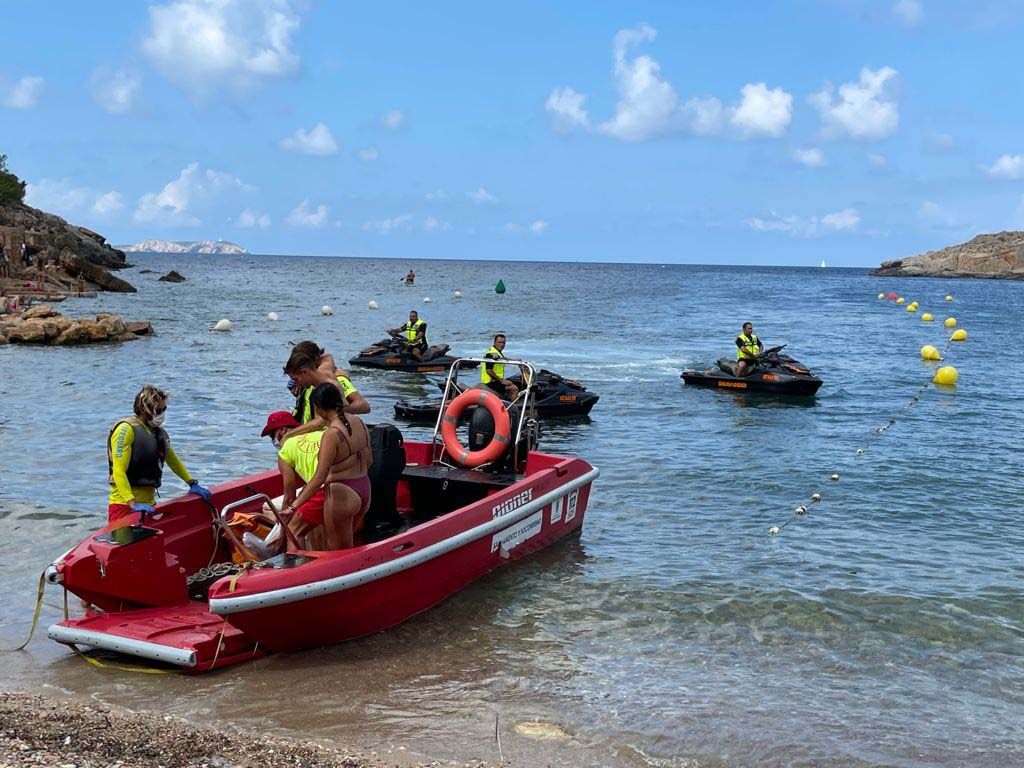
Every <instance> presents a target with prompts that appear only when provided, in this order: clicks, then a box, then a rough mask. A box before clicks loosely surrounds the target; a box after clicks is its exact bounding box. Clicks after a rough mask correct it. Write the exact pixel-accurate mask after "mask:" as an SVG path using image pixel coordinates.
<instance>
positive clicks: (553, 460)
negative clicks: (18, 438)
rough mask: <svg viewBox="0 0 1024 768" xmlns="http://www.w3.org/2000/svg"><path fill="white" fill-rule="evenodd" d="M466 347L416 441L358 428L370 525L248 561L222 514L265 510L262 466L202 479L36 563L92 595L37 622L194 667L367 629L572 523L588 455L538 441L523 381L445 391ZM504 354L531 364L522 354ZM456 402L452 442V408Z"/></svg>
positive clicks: (276, 480) (69, 638)
mask: <svg viewBox="0 0 1024 768" xmlns="http://www.w3.org/2000/svg"><path fill="white" fill-rule="evenodd" d="M481 362H482V361H481V360H458V361H456V362H455V364H454V365H453V366H452V369H451V371H450V372H449V375H448V381H447V384H446V387H445V392H444V412H443V416H441V417H439V418H438V420H437V423H436V426H435V429H434V434H433V436H432V438H431V440H430V441H429V442H404V441H403V440H402V436H401V433H399V432H398V430H397V429H395V428H394V427H393V426H391V425H385V424H379V425H377V426H376V427H374V428H373V430H372V432H371V443H372V446H373V466H372V467H371V471H370V480H371V487H372V502H371V507H370V512H369V513H368V516H367V524H368V526H370V527H371V528H372V529H373V531H374V534H375V535H374V536H368V537H366V538H365V540H363V541H362V542H360V541H359V540H357V545H356V546H355V547H353V548H352V549H346V550H336V551H328V552H322V551H308V550H303V549H302V548H301V546H300V545H298V546H297V544H300V543H298V542H293V546H291V547H289V549H290V550H292V551H289V552H288V553H285V554H279V555H276V556H274V557H271V558H269V559H267V560H263V561H256V560H255V559H254V557H253V556H252V555H251V554H250V553H248V552H247V551H246V550H245V548H244V547H243V545H242V542H241V540H240V538H241V537H240V535H239V534H238V532H237V528H236V527H235V526H236V525H237V524H238V523H239V521H242V522H244V521H245V519H246V517H245V516H256V517H258V516H260V515H264V514H265V515H267V517H268V518H269V519H268V520H267V522H273V521H274V520H279V513H278V509H277V504H276V503H275V502H274V501H273V500H274V498H275V497H278V496H279V495H280V494H281V492H282V481H281V476H280V475H279V474H278V472H277V471H270V472H264V473H262V474H258V475H253V476H251V477H245V478H242V479H239V480H236V481H233V482H230V483H226V484H224V485H220V486H217V487H215V488H214V489H213V500H212V504H206V503H204V502H203V501H202V500H201V499H200V498H198V497H196V496H194V495H190V496H184V497H181V498H177V499H174V500H171V501H168V502H165V503H161V504H159V505H158V506H157V507H156V514H157V515H158V517H157V518H154V519H147V520H144V521H140V519H139V516H138V514H134V515H130V516H128V517H126V518H122V519H121V520H118V521H116V522H115V523H112V524H110V525H107V526H106V527H104V528H102V529H101V530H99V531H97V532H96V533H95V534H93V535H90V536H89V537H87V538H86V539H85V540H84V541H83V542H82V543H80V544H78V545H77V546H76V547H74V548H73V549H72V550H70V551H69V552H68V553H66V554H65V555H63V556H62V557H60V558H59V559H58V560H57V561H56V562H54V563H53V564H52V565H51V566H50V568H49V569H48V571H47V581H48V583H49V584H51V585H59V586H60V587H62V588H64V589H66V590H68V591H69V592H72V593H74V594H75V595H76V596H78V597H80V598H82V599H84V600H86V601H88V602H89V603H91V604H92V605H94V606H96V607H97V608H98V609H99V610H97V611H89V612H88V613H87V614H86V615H85V616H84V617H80V618H71V619H66V620H64V621H61V622H59V623H57V624H55V625H53V626H51V627H50V628H49V631H48V634H49V637H50V638H51V639H53V640H55V641H57V642H59V643H64V644H67V645H74V646H76V647H78V648H81V647H83V646H84V647H87V648H93V649H104V650H106V651H113V652H117V653H120V654H125V655H129V656H136V657H141V658H144V659H149V660H153V661H158V662H164V663H167V664H172V665H176V666H178V667H181V668H182V669H184V670H186V671H191V672H205V671H207V670H210V669H214V668H217V667H222V666H226V665H229V664H235V663H238V662H242V661H247V660H249V659H252V658H255V657H257V656H260V655H262V654H265V653H268V652H274V651H293V650H296V649H301V648H309V647H312V646H319V645H327V644H331V643H337V642H341V641H343V640H348V639H351V638H356V637H360V636H363V635H368V634H371V633H374V632H378V631H380V630H383V629H386V628H388V627H391V626H394V625H395V624H398V623H400V622H402V621H405V620H406V619H408V618H409V617H410V616H413V615H415V614H417V613H419V612H420V611H424V610H426V609H428V608H430V607H431V606H433V605H436V604H437V603H439V602H441V601H442V600H444V599H446V598H448V597H450V596H451V595H453V594H455V593H456V592H458V591H459V590H460V589H462V588H463V587H465V586H466V585H467V584H469V583H471V582H472V581H474V580H475V579H477V578H479V577H480V576H482V575H483V574H485V573H487V572H489V571H491V570H493V569H495V568H497V567H499V566H502V565H506V564H508V563H512V562H515V561H517V560H519V559H520V558H523V557H525V556H527V555H529V554H531V553H533V552H535V551H537V550H539V549H541V548H543V547H546V546H548V545H549V544H551V543H553V542H555V541H557V540H559V539H562V538H564V537H566V536H569V535H571V534H574V533H577V532H578V531H579V530H580V528H581V527H582V525H583V517H584V514H585V512H586V509H587V503H588V501H589V498H590V488H591V483H592V482H593V480H594V479H595V478H596V477H597V475H598V470H597V469H595V468H594V467H592V466H591V465H590V464H588V463H587V462H586V461H584V460H582V459H578V458H573V457H570V456H554V455H550V454H546V453H541V452H540V451H539V450H537V436H538V433H539V430H538V427H537V422H536V418H535V414H534V408H533V395H532V394H531V392H530V391H529V390H528V391H526V392H524V393H523V394H522V395H521V396H520V397H518V398H517V399H516V401H515V402H513V403H510V404H504V403H502V402H501V401H500V400H499V399H498V397H497V395H495V394H493V393H488V392H482V391H479V390H470V391H468V392H463V393H459V392H458V390H457V389H456V388H455V387H454V386H452V382H453V380H454V378H455V376H456V375H457V372H458V369H459V368H460V367H465V366H467V365H469V364H472V363H476V364H479V363H481ZM505 364H506V365H518V366H520V368H521V369H524V367H525V370H527V372H528V373H529V374H530V375H531V376H532V375H533V369H532V367H531V366H530V365H529V363H524V362H518V361H508V362H506V363H505ZM470 406H475V411H474V413H473V416H472V418H471V420H470V421H471V423H470V425H469V440H468V443H467V444H463V443H462V440H461V438H460V436H459V434H458V433H457V432H456V424H457V422H458V418H459V415H460V413H461V412H462V411H464V410H465V409H466V408H468V407H470ZM140 522H141V524H140ZM493 599H495V600H497V596H496V595H495V596H494V598H493ZM466 629H467V630H468V629H469V628H468V627H467V628H466Z"/></svg>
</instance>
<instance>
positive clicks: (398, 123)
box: [380, 109, 405, 131]
mask: <svg viewBox="0 0 1024 768" xmlns="http://www.w3.org/2000/svg"><path fill="white" fill-rule="evenodd" d="M380 124H381V125H383V126H384V127H385V128H387V129H388V130H389V131H397V130H398V129H399V128H401V127H402V126H403V125H405V115H404V114H403V113H402V110H400V109H392V110H391V111H390V112H385V113H384V114H383V115H381V116H380Z"/></svg>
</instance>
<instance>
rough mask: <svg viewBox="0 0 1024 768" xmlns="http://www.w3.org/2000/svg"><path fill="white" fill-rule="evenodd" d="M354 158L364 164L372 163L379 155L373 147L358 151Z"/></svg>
mask: <svg viewBox="0 0 1024 768" xmlns="http://www.w3.org/2000/svg"><path fill="white" fill-rule="evenodd" d="M356 156H357V157H358V158H359V159H360V160H362V161H363V162H364V163H372V162H373V161H374V160H376V159H377V158H379V157H380V153H379V152H378V151H377V150H376V149H374V148H373V147H366V148H365V149H360V150H359V151H358V152H357V153H356Z"/></svg>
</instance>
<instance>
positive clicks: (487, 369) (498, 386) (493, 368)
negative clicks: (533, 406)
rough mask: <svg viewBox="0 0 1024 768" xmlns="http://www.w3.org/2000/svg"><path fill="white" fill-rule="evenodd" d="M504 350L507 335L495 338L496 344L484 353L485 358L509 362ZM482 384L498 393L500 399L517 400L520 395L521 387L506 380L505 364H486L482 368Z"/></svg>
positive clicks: (498, 335) (500, 334)
mask: <svg viewBox="0 0 1024 768" xmlns="http://www.w3.org/2000/svg"><path fill="white" fill-rule="evenodd" d="M504 350H505V334H503V333H499V334H497V335H496V336H495V337H494V343H493V344H492V345H491V348H490V349H488V350H487V352H485V353H484V357H485V358H487V359H488V360H507V359H508V358H506V357H505V354H504ZM480 383H481V384H483V385H484V386H486V387H487V388H488V389H490V390H491V391H493V392H495V393H497V394H498V396H499V397H503V398H506V399H508V400H515V399H516V396H518V394H519V387H517V386H516V385H515V384H513V383H512V382H511V381H509V380H508V379H506V378H505V365H504V363H484V365H483V367H481V368H480Z"/></svg>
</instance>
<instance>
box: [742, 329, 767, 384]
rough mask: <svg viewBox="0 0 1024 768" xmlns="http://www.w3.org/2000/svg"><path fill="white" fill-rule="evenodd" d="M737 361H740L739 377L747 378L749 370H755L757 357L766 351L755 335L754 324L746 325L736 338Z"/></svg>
mask: <svg viewBox="0 0 1024 768" xmlns="http://www.w3.org/2000/svg"><path fill="white" fill-rule="evenodd" d="M736 347H737V350H736V359H737V360H738V361H739V368H738V370H737V372H736V375H737V376H746V375H747V371H748V369H750V370H753V368H754V365H755V361H756V360H757V356H758V355H759V354H761V352H763V351H764V344H762V343H761V340H760V339H759V338H757V336H756V335H755V334H754V326H753V324H752V323H744V324H743V331H742V332H741V333H740V335H739V336H737V337H736Z"/></svg>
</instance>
